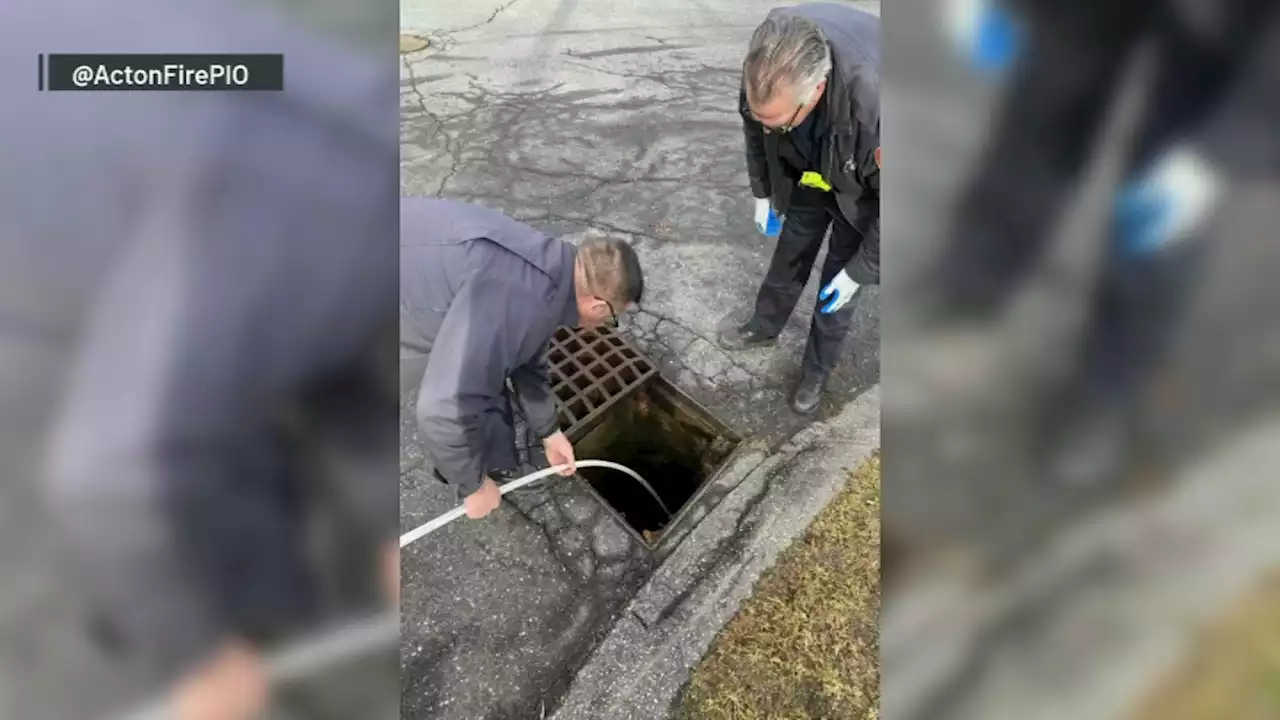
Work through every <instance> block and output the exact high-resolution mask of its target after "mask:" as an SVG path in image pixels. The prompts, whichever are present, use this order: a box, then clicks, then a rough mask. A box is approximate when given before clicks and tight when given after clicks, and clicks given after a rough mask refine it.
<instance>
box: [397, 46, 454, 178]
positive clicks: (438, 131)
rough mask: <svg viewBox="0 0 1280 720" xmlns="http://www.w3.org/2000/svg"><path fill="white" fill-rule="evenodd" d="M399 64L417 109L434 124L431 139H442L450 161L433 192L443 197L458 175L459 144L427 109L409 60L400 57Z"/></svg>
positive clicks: (440, 121)
mask: <svg viewBox="0 0 1280 720" xmlns="http://www.w3.org/2000/svg"><path fill="white" fill-rule="evenodd" d="M400 62H401V63H402V64H403V65H404V69H405V72H406V73H408V75H409V88H410V89H411V90H412V91H413V94H414V95H415V96H416V97H417V98H418V107H419V109H420V110H421V111H422V113H423V114H424V115H426V116H427V117H429V118H431V121H432V122H433V123H435V130H434V131H433V132H432V134H431V139H432V140H435V139H436V138H441V137H442V138H444V150H445V152H446V153H447V154H448V155H449V159H450V163H449V172H448V173H447V174H445V176H444V178H442V179H441V180H440V185H439V187H437V188H436V192H435V194H436V195H437V196H443V195H444V188H445V185H447V184H448V183H449V181H450V180H452V179H453V177H454V176H455V175H457V174H458V166H459V165H460V164H461V144H460V143H458V142H457V141H455V140H454V139H453V138H452V137H451V136H450V135H449V133H448V132H446V131H445V129H444V121H443V120H442V119H441V118H440V116H439V115H436V114H435V113H433V112H431V111H430V110H428V109H427V98H426V96H424V95H423V94H422V90H421V89H420V88H419V87H418V76H417V74H416V73H414V71H413V64H412V63H410V62H409V58H408V57H407V56H405V57H401V58H400Z"/></svg>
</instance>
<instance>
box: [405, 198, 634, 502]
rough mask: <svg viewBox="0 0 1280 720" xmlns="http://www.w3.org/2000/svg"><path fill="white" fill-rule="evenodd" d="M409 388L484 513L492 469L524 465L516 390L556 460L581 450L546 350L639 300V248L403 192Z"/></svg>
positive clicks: (435, 453)
mask: <svg viewBox="0 0 1280 720" xmlns="http://www.w3.org/2000/svg"><path fill="white" fill-rule="evenodd" d="M400 219H401V222H400V228H401V238H402V240H401V248H400V357H401V371H402V372H401V389H402V391H403V390H406V389H408V387H410V386H412V384H414V383H418V384H419V385H420V389H419V393H418V407H417V420H418V425H419V428H420V430H421V434H422V439H423V442H424V444H425V445H426V448H427V452H428V453H429V454H430V455H431V456H432V459H433V460H434V461H435V472H436V475H437V477H438V478H439V479H441V480H443V481H445V482H447V483H448V484H450V485H453V486H454V487H456V488H457V489H458V490H459V492H460V493H462V494H463V495H465V496H466V501H465V504H466V508H467V515H468V516H469V517H471V518H473V519H474V518H480V517H484V516H485V515H487V514H488V513H489V512H490V511H492V510H493V509H494V508H496V507H497V506H498V501H499V499H500V497H501V495H500V493H499V491H498V486H497V484H496V483H494V481H493V475H495V474H497V475H501V474H504V473H507V472H510V471H514V470H516V469H517V467H518V464H519V463H518V460H517V456H516V446H515V439H516V438H515V427H514V421H513V413H512V407H513V394H514V396H515V397H516V398H518V400H519V403H520V406H521V407H522V408H523V410H524V412H525V416H526V421H527V425H528V432H529V433H530V434H532V435H533V436H534V437H536V438H537V439H539V440H541V441H542V447H543V450H544V451H545V452H546V455H547V461H548V462H549V463H550V464H551V465H561V464H568V465H569V466H570V468H569V469H568V470H566V471H565V472H564V474H566V475H568V474H572V472H573V466H574V457H573V448H572V447H571V446H570V444H569V440H568V439H567V438H566V437H565V435H564V433H563V432H561V431H560V428H559V418H558V414H557V412H556V407H555V397H554V395H553V394H552V392H551V387H550V381H549V377H548V371H547V365H546V359H545V355H546V352H547V346H548V343H549V342H550V340H551V336H552V335H554V334H555V332H556V330H557V329H558V328H560V327H561V326H581V327H599V326H601V325H604V324H605V323H607V322H610V321H613V322H615V323H616V321H617V313H618V312H622V311H624V310H625V309H627V308H629V307H630V306H631V305H633V304H635V303H638V302H639V301H640V296H641V294H642V293H643V291H644V279H643V277H642V274H641V271H640V261H639V259H638V258H637V257H636V253H635V250H633V249H632V248H631V246H630V245H628V244H626V243H624V242H622V241H620V240H613V239H609V240H603V239H593V240H588V241H586V242H584V243H583V244H582V245H581V246H580V247H575V246H573V245H571V244H569V243H567V242H564V241H561V240H557V239H555V238H552V237H548V236H547V235H545V234H543V233H541V232H539V231H537V230H535V229H534V228H532V227H529V226H528V225H525V224H523V223H520V222H517V221H515V220H512V219H511V218H509V217H507V216H505V215H503V214H502V213H499V212H496V211H494V210H488V209H485V208H482V207H478V206H475V205H467V204H464V203H459V202H454V201H449V200H437V199H432V198H403V199H402V200H401V206H400Z"/></svg>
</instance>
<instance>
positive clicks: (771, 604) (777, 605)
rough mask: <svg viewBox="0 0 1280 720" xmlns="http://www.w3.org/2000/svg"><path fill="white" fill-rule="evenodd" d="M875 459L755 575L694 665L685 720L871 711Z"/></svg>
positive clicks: (875, 631) (786, 718) (876, 596)
mask: <svg viewBox="0 0 1280 720" xmlns="http://www.w3.org/2000/svg"><path fill="white" fill-rule="evenodd" d="M879 614H880V456H879V453H876V454H875V455H874V456H873V457H872V458H871V459H870V460H868V461H867V462H866V463H865V464H863V466H862V467H860V468H858V469H857V470H855V471H853V472H852V473H850V478H849V482H848V485H847V486H846V487H845V488H844V490H843V491H842V492H841V494H840V495H839V496H837V497H836V499H835V500H833V501H832V502H831V504H830V505H829V506H827V508H825V509H824V510H823V511H822V513H821V514H820V515H819V516H818V518H817V519H816V520H815V521H814V523H813V525H812V526H811V527H810V528H809V531H808V533H807V534H806V536H805V537H804V538H803V539H802V540H800V541H798V542H797V543H796V544H795V545H794V546H792V547H791V548H789V549H787V551H786V552H784V553H783V554H782V556H781V557H780V558H779V559H778V563H777V565H776V566H775V567H774V568H773V569H772V570H770V571H769V572H768V573H766V574H765V576H764V577H762V578H761V580H760V582H759V584H758V585H757V586H756V589H755V594H754V595H753V596H752V597H751V598H750V599H749V600H748V601H747V602H746V603H745V604H744V605H743V607H742V610H741V611H740V612H739V613H738V615H737V616H736V617H734V618H733V620H731V621H730V622H729V624H728V625H727V626H726V627H725V628H724V630H723V631H721V633H720V635H719V637H717V638H716V641H715V644H714V645H713V646H712V648H711V651H710V652H709V653H708V654H707V656H706V657H705V658H703V660H702V663H701V664H700V665H699V666H698V667H697V668H696V669H695V670H694V673H693V678H692V680H691V681H690V685H689V688H688V691H687V692H686V694H685V697H684V699H683V703H682V705H681V708H680V712H679V717H681V718H685V719H686V720H802V719H804V720H808V719H810V718H815V719H816V718H821V719H823V720H858V719H864V720H875V718H877V717H878V716H879V710H878V706H879V697H880V694H879V684H880V668H879V628H878V625H879Z"/></svg>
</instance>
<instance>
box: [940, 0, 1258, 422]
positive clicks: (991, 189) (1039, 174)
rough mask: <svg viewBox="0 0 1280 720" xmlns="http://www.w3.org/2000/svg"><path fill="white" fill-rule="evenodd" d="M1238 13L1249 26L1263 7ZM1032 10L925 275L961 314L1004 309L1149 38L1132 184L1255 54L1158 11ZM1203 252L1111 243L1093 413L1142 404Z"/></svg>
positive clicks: (1242, 7)
mask: <svg viewBox="0 0 1280 720" xmlns="http://www.w3.org/2000/svg"><path fill="white" fill-rule="evenodd" d="M1229 4H1230V5H1231V8H1232V16H1233V17H1236V16H1239V17H1240V18H1247V17H1249V16H1250V13H1253V12H1256V10H1257V6H1258V3H1256V2H1253V1H1252V0H1232V2H1231V3H1229ZM1027 5H1028V7H1029V9H1030V12H1031V14H1030V16H1029V19H1030V20H1031V21H1032V30H1033V32H1032V44H1031V45H1030V46H1029V47H1028V48H1027V55H1026V56H1025V57H1024V58H1023V59H1022V60H1021V62H1020V65H1019V67H1018V68H1017V70H1016V73H1015V75H1014V76H1013V77H1012V79H1011V81H1012V85H1011V87H1010V91H1009V93H1008V95H1007V96H1006V100H1005V103H1006V104H1005V106H1004V107H1003V108H1002V109H1001V111H1000V112H999V114H998V116H997V118H998V119H997V122H996V124H995V129H994V132H993V134H992V137H991V144H990V149H989V150H988V152H987V153H986V155H985V156H984V157H983V158H982V162H981V165H980V168H979V170H978V172H977V174H976V175H975V176H974V178H973V179H972V181H971V183H970V184H969V186H968V188H967V190H966V192H965V193H964V196H963V197H962V201H961V203H960V204H959V205H958V211H957V216H956V218H955V222H954V224H953V225H952V227H953V231H952V235H951V237H950V238H949V241H948V242H947V243H946V245H945V247H944V250H943V253H942V255H941V257H940V261H939V262H938V264H937V265H936V269H935V271H934V272H933V273H931V275H930V278H929V282H928V284H929V285H932V286H933V287H932V288H926V289H924V291H925V292H926V293H927V292H930V291H931V290H932V291H934V292H937V293H938V294H939V296H940V301H939V302H937V304H938V305H939V306H941V307H945V308H949V309H951V310H952V311H955V312H958V313H959V314H973V315H980V316H981V315H988V314H990V313H992V312H994V311H996V310H998V309H999V308H1000V307H1001V306H1003V305H1004V304H1005V302H1006V301H1007V299H1008V298H1009V297H1010V296H1011V294H1012V292H1013V291H1014V290H1015V289H1016V287H1017V286H1018V285H1019V284H1020V282H1021V281H1022V279H1023V278H1024V277H1026V275H1027V271H1028V270H1029V269H1030V268H1031V266H1032V265H1033V263H1034V261H1035V260H1036V259H1037V258H1039V257H1040V256H1041V251H1042V250H1043V248H1044V247H1045V245H1047V242H1048V240H1049V239H1050V237H1051V236H1050V231H1051V229H1052V226H1053V224H1054V223H1055V222H1056V221H1057V220H1058V218H1059V215H1060V212H1061V210H1062V209H1063V207H1064V206H1065V205H1066V203H1067V202H1068V201H1069V199H1070V197H1071V194H1072V192H1073V191H1074V189H1075V187H1076V184H1077V182H1078V181H1079V179H1080V177H1081V175H1082V172H1083V169H1084V168H1085V166H1086V163H1087V161H1088V160H1089V159H1090V156H1091V152H1092V150H1093V149H1094V146H1095V144H1096V141H1097V139H1098V135H1099V132H1100V131H1101V129H1102V127H1103V121H1104V119H1105V118H1106V116H1107V112H1108V109H1109V107H1110V106H1111V105H1112V100H1113V99H1114V96H1115V94H1116V91H1117V89H1118V87H1117V86H1118V84H1119V83H1118V80H1119V79H1120V78H1122V77H1123V75H1124V73H1123V69H1124V67H1125V65H1126V63H1127V61H1128V60H1129V59H1130V58H1131V57H1132V54H1133V51H1134V50H1135V49H1136V48H1137V47H1138V44H1139V42H1140V41H1141V40H1144V39H1151V40H1154V42H1155V48H1156V53H1157V57H1156V62H1157V70H1156V74H1155V78H1154V80H1153V82H1152V85H1151V86H1150V88H1149V92H1150V95H1149V97H1148V104H1147V107H1146V109H1145V111H1144V115H1143V117H1142V118H1141V119H1140V122H1139V125H1138V128H1137V130H1136V132H1135V137H1134V142H1133V144H1132V145H1131V146H1130V148H1129V150H1128V151H1127V152H1128V157H1127V158H1126V159H1125V160H1126V162H1127V166H1128V168H1129V170H1130V173H1131V174H1132V173H1133V172H1138V171H1141V170H1142V169H1144V168H1145V167H1146V165H1147V164H1148V163H1150V162H1151V161H1152V160H1153V159H1155V158H1156V157H1157V156H1158V154H1159V153H1160V152H1161V151H1163V150H1165V149H1167V148H1169V147H1170V146H1171V145H1173V144H1176V143H1177V142H1178V141H1180V140H1181V139H1182V138H1183V137H1185V136H1186V135H1187V134H1188V133H1190V132H1193V131H1194V130H1195V129H1196V128H1197V127H1198V126H1199V124H1200V123H1201V122H1202V121H1203V120H1204V119H1205V117H1206V116H1207V115H1208V114H1210V113H1211V112H1212V111H1213V109H1214V108H1215V107H1216V106H1217V104H1218V103H1219V102H1220V101H1221V100H1222V98H1223V95H1224V92H1225V91H1226V90H1227V89H1228V88H1229V86H1230V81H1231V79H1232V78H1233V77H1234V75H1235V71H1236V69H1237V67H1236V66H1237V63H1238V62H1239V60H1240V58H1241V57H1242V56H1244V55H1246V54H1245V53H1242V52H1240V51H1239V48H1234V47H1222V46H1216V45H1215V44H1214V43H1213V42H1210V41H1206V40H1205V39H1204V38H1202V37H1199V36H1196V35H1195V34H1194V33H1191V32H1189V31H1188V28H1186V27H1185V26H1180V25H1179V24H1178V23H1177V22H1175V21H1174V19H1173V18H1172V17H1171V16H1170V15H1168V14H1166V13H1164V12H1162V11H1161V10H1162V9H1163V6H1161V4H1159V3H1152V2H1132V1H1128V2H1119V3H1084V4H1081V5H1077V4H1073V3H1048V2H1045V3H1028V4H1027ZM1241 22H1242V23H1243V20H1242V21H1241ZM1198 255H1199V252H1197V249H1196V248H1195V247H1194V243H1192V244H1191V246H1190V247H1187V246H1184V247H1182V248H1178V249H1175V250H1172V251H1169V252H1155V253H1151V254H1148V255H1146V256H1142V257H1133V256H1129V257H1126V256H1125V254H1124V253H1123V252H1121V251H1120V250H1119V248H1118V247H1116V242H1115V241H1114V240H1113V242H1112V249H1111V251H1110V252H1109V253H1107V255H1106V258H1105V261H1104V263H1103V266H1102V267H1101V268H1100V273H1101V277H1100V282H1099V286H1098V290H1097V294H1096V296H1095V297H1094V298H1093V299H1092V307H1091V319H1090V322H1089V323H1088V326H1087V328H1086V331H1085V332H1086V337H1085V338H1084V340H1083V346H1084V356H1083V358H1082V367H1081V372H1080V377H1079V380H1080V382H1081V383H1082V387H1081V389H1082V390H1084V391H1085V395H1086V396H1087V397H1088V402H1092V401H1094V400H1097V401H1099V402H1106V403H1109V404H1119V405H1126V404H1129V403H1130V402H1131V401H1132V400H1134V399H1135V398H1136V397H1137V396H1138V395H1139V394H1140V391H1141V389H1142V386H1143V385H1144V383H1143V382H1142V381H1143V380H1144V379H1145V378H1147V377H1149V376H1150V375H1151V373H1152V371H1153V370H1154V368H1155V366H1156V365H1157V364H1158V362H1159V361H1160V360H1161V359H1162V358H1163V356H1164V355H1165V349H1166V347H1167V345H1168V340H1169V336H1170V335H1171V333H1172V330H1173V329H1174V328H1175V327H1176V325H1177V324H1178V323H1177V320H1178V319H1179V318H1180V317H1181V314H1182V313H1181V312H1180V310H1181V308H1182V307H1183V306H1184V305H1185V299H1186V296H1187V294H1188V293H1189V292H1190V290H1191V289H1192V286H1193V281H1194V279H1195V277H1196V272H1195V269H1196V266H1195V262H1194V261H1195V259H1196V258H1197V257H1198Z"/></svg>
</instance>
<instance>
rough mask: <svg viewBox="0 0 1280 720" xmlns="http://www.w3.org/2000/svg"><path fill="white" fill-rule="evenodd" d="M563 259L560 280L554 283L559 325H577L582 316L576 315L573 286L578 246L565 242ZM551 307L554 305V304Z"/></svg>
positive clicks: (575, 293) (576, 297)
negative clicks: (558, 307)
mask: <svg viewBox="0 0 1280 720" xmlns="http://www.w3.org/2000/svg"><path fill="white" fill-rule="evenodd" d="M564 246H565V259H564V262H563V263H561V266H560V282H559V283H557V285H556V297H555V301H556V302H558V303H560V319H559V323H558V324H559V325H560V326H563V327H577V326H578V323H579V322H581V320H582V318H580V317H579V316H578V291H577V287H576V286H575V278H576V277H577V274H576V272H575V271H576V268H577V266H578V248H576V247H574V246H573V245H571V244H569V243H565V244H564ZM552 307H555V306H554V305H553V306H552Z"/></svg>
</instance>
